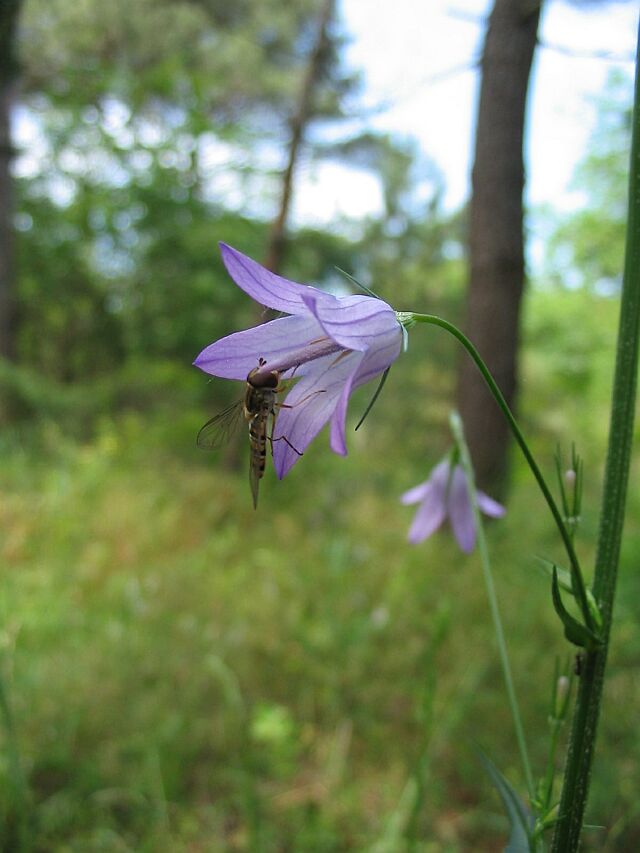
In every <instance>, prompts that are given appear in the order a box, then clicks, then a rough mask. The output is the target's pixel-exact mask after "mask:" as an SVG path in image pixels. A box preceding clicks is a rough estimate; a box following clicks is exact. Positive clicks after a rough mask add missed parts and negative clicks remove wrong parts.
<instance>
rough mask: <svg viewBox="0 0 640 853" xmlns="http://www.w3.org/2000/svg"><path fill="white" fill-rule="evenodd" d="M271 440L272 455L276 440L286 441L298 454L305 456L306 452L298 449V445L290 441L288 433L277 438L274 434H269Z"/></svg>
mask: <svg viewBox="0 0 640 853" xmlns="http://www.w3.org/2000/svg"><path fill="white" fill-rule="evenodd" d="M269 441H270V442H271V455H272V456H273V442H274V441H284V443H285V444H286V445H287V446H288V447H290V448H291V449H292V450H293V452H294V453H297V454H298V456H304V453H303V452H302V451H301V450H298V448H297V447H294V446H293V444H291V442H290V441H289V439H288V438H287V436H286V435H279V436H278V437H277V438H274V437H273V435H270V436H269Z"/></svg>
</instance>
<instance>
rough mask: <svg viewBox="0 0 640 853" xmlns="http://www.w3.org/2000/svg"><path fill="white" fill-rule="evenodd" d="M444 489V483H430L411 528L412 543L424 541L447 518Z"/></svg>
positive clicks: (410, 540) (410, 538)
mask: <svg viewBox="0 0 640 853" xmlns="http://www.w3.org/2000/svg"><path fill="white" fill-rule="evenodd" d="M444 491H445V485H444V483H439V482H437V481H430V482H429V483H428V489H427V491H426V493H425V495H424V498H423V499H422V503H421V504H420V506H419V507H418V511H417V512H416V514H415V517H414V519H413V523H412V525H411V527H410V528H409V537H408V538H409V542H411V544H412V545H417V544H418V543H419V542H424V540H425V539H427V538H428V537H429V536H431V534H432V533H435V531H436V530H437V529H438V528H439V527H440V526H441V524H442V523H443V521H444V520H445V518H446V512H445V503H444Z"/></svg>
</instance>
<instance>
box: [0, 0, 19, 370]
mask: <svg viewBox="0 0 640 853" xmlns="http://www.w3.org/2000/svg"><path fill="white" fill-rule="evenodd" d="M20 2H21V0H2V2H0V357H2V356H4V357H5V358H13V357H14V355H15V323H14V316H15V294H14V258H13V254H14V238H13V223H12V218H13V185H12V179H11V159H12V157H13V147H12V145H11V106H12V104H13V98H14V94H15V85H16V78H17V70H18V69H17V62H16V57H15V47H14V45H15V33H16V24H17V21H18V12H19V11H20Z"/></svg>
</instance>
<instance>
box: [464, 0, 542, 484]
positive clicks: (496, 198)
mask: <svg viewBox="0 0 640 853" xmlns="http://www.w3.org/2000/svg"><path fill="white" fill-rule="evenodd" d="M540 7H541V2H540V0H495V2H494V6H493V11H492V13H491V17H490V20H489V26H488V28H487V34H486V37H485V44H484V51H483V57H482V83H481V89H480V102H479V107H478V117H477V128H476V146H475V162H474V166H473V173H472V197H471V206H470V223H469V264H470V280H469V291H468V297H467V299H468V301H467V320H466V331H467V334H468V336H469V338H470V339H471V340H472V341H473V343H474V344H475V345H476V347H477V348H478V350H479V351H480V354H481V355H482V357H483V358H484V359H485V361H486V362H487V364H488V366H489V368H490V370H491V372H492V373H493V375H494V377H495V379H496V381H497V383H498V385H499V386H500V388H501V390H502V392H503V394H504V396H505V398H506V400H507V402H508V403H509V405H510V406H513V404H514V401H515V396H516V387H517V359H518V344H519V330H520V305H521V300H522V293H523V288H524V237H523V200H522V195H523V189H524V166H523V154H522V148H523V136H524V119H525V107H526V99H527V88H528V83H529V76H530V72H531V64H532V61H533V54H534V49H535V45H536V40H537V30H538V21H539V18H540ZM458 407H459V409H460V413H461V415H462V418H463V420H464V424H465V432H466V435H467V440H468V442H469V449H470V451H471V456H472V459H473V463H474V466H475V470H476V474H477V479H478V482H479V484H480V485H481V486H482V487H484V488H487V487H492V488H493V489H494V490H496V489H497V490H498V491H499V490H500V488H501V487H502V486H503V484H504V480H505V476H506V472H507V450H508V431H507V425H506V423H505V421H504V418H503V417H502V415H501V413H500V411H499V409H498V407H497V406H496V404H495V403H494V401H493V398H492V397H491V396H490V394H489V393H488V392H487V390H486V388H485V386H484V384H483V382H482V380H481V378H480V376H479V374H478V373H477V370H476V369H475V367H474V365H473V364H472V363H471V362H470V361H469V360H466V359H465V360H464V361H462V362H461V368H460V374H459V381H458Z"/></svg>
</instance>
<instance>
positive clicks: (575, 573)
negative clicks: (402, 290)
mask: <svg viewBox="0 0 640 853" xmlns="http://www.w3.org/2000/svg"><path fill="white" fill-rule="evenodd" d="M406 317H407V320H408V322H414V323H428V324H430V325H432V326H440V328H441V329H445V330H446V331H447V332H449V334H451V335H453V337H454V338H456V340H458V341H459V342H460V343H461V344H462V346H463V347H464V348H465V349H466V351H467V352H468V353H469V355H470V356H471V358H472V359H473V361H474V362H475V365H476V367H477V368H478V370H479V371H480V373H481V374H482V378H483V379H484V381H485V382H486V383H487V386H488V387H489V390H490V391H491V393H492V394H493V397H494V399H495V401H496V403H497V404H498V406H499V407H500V409H501V410H502V413H503V414H504V416H505V418H506V419H507V423H508V424H509V427H510V428H511V432H512V433H513V435H514V438H515V440H516V441H517V443H518V446H519V447H520V450H521V451H522V453H523V455H524V458H525V459H526V460H527V464H528V465H529V468H530V469H531V472H532V474H533V476H534V477H535V479H536V482H537V483H538V486H539V487H540V491H541V492H542V494H543V497H544V499H545V501H546V502H547V505H548V507H549V509H550V510H551V514H552V515H553V519H554V521H555V523H556V527H557V528H558V531H559V533H560V536H561V538H562V542H563V544H564V547H565V550H566V552H567V556H568V557H569V562H570V563H571V568H572V572H571V575H572V578H573V579H574V580H575V587H576V589H575V590H574V592H575V595H576V598H577V601H578V604H579V606H580V611H581V613H582V615H583V618H584V620H585V622H586V624H587V626H588V627H589V628H590V629H591V630H592V631H594V632H595V631H596V626H595V624H594V620H593V616H592V614H591V611H590V609H589V604H588V601H587V592H586V588H585V584H584V579H583V577H582V570H581V569H580V563H579V562H578V557H577V556H576V552H575V549H574V547H573V542H572V539H571V535H570V534H569V531H568V530H567V527H566V525H565V523H564V521H563V519H562V514H561V513H560V510H559V509H558V506H557V504H556V502H555V500H554V499H553V495H552V494H551V491H550V490H549V487H548V486H547V483H546V481H545V479H544V477H543V476H542V472H541V471H540V468H539V467H538V463H537V462H536V460H535V459H534V457H533V454H532V453H531V451H530V450H529V446H528V444H527V442H526V441H525V438H524V436H523V434H522V432H521V431H520V427H519V426H518V424H517V422H516V419H515V417H514V416H513V413H512V411H511V409H510V408H509V406H508V404H507V401H506V400H505V398H504V396H503V394H502V391H501V390H500V388H498V385H497V383H496V381H495V379H494V378H493V376H492V375H491V372H490V370H489V368H488V367H487V365H486V364H485V363H484V361H483V360H482V356H481V355H480V353H479V352H478V350H477V349H476V348H475V347H474V345H473V344H472V343H471V341H470V340H469V338H467V336H466V335H464V334H463V333H462V332H461V331H460V329H458V328H457V326H454V325H453V323H449V322H448V321H447V320H443V319H442V317H437V316H436V315H435V314H414V313H411V314H407V315H406Z"/></svg>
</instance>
